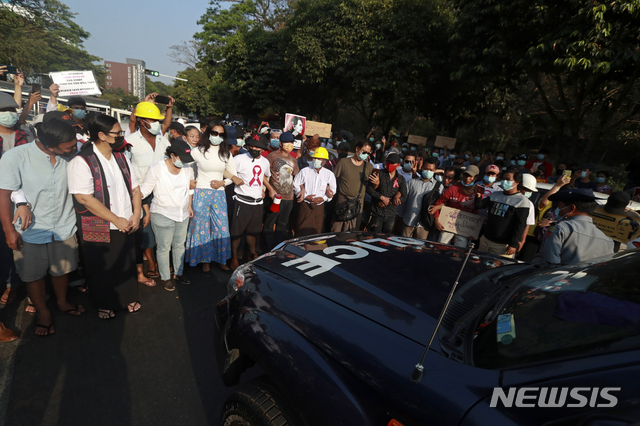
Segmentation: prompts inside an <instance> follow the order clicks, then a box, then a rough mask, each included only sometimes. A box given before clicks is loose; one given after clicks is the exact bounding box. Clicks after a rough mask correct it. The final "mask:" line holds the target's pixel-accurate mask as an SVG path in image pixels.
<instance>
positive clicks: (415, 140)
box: [407, 135, 427, 146]
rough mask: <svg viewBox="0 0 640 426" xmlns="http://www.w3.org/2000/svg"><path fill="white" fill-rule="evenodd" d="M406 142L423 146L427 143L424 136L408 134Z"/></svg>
mask: <svg viewBox="0 0 640 426" xmlns="http://www.w3.org/2000/svg"><path fill="white" fill-rule="evenodd" d="M407 143H409V144H410V145H418V146H425V145H426V144H427V138H425V137H424V136H416V135H409V137H408V138H407Z"/></svg>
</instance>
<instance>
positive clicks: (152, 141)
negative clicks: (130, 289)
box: [126, 101, 171, 287]
mask: <svg viewBox="0 0 640 426" xmlns="http://www.w3.org/2000/svg"><path fill="white" fill-rule="evenodd" d="M134 114H135V116H136V118H135V122H136V127H137V129H138V130H137V131H136V132H135V133H133V134H131V135H129V136H127V137H126V144H127V146H128V147H129V148H130V154H131V165H132V166H133V169H134V170H135V172H136V175H137V176H138V179H139V180H140V181H141V182H144V178H145V176H146V175H147V170H148V169H149V167H151V166H152V165H153V164H156V163H158V162H159V161H162V160H164V153H165V152H166V151H167V148H168V147H169V146H171V143H170V142H169V140H168V139H167V138H165V137H164V136H163V135H162V124H161V122H160V120H162V119H164V116H163V115H162V114H160V110H159V109H158V107H157V106H156V104H154V103H153V102H147V101H143V102H140V103H138V105H137V106H136V109H135V112H134ZM149 202H150V200H149V199H148V198H147V199H145V200H142V208H143V219H142V227H141V228H142V235H138V239H139V240H141V241H139V242H137V245H138V246H139V248H141V249H142V251H144V255H145V256H146V258H147V261H148V275H149V277H151V278H153V277H157V276H159V274H158V268H157V265H156V263H155V261H154V260H153V247H154V246H155V245H156V242H155V236H154V234H153V230H152V229H151V227H150V226H149V224H150V222H151V215H150V212H149ZM142 251H140V250H138V252H137V255H136V264H137V265H138V281H139V282H141V283H142V284H145V285H147V286H150V287H153V286H154V285H155V282H154V281H153V280H152V279H150V278H148V277H146V276H145V275H144V270H143V258H142Z"/></svg>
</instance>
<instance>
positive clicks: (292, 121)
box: [284, 113, 307, 136]
mask: <svg viewBox="0 0 640 426" xmlns="http://www.w3.org/2000/svg"><path fill="white" fill-rule="evenodd" d="M306 124H307V119H306V118H305V117H303V116H301V115H295V114H289V113H287V114H285V116H284V131H285V132H291V133H293V136H298V135H303V136H304V134H305V127H306Z"/></svg>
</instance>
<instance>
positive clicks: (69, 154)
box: [56, 147, 78, 158]
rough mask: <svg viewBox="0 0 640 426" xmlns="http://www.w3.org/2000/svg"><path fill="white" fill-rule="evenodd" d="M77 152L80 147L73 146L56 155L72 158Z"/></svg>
mask: <svg viewBox="0 0 640 426" xmlns="http://www.w3.org/2000/svg"><path fill="white" fill-rule="evenodd" d="M77 152H78V147H73V149H72V150H71V151H69V152H63V153H62V154H56V155H58V156H60V157H63V158H71V157H73V156H74V155H76V153H77Z"/></svg>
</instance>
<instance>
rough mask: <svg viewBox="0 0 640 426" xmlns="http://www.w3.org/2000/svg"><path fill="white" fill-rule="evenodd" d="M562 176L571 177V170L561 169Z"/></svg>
mask: <svg viewBox="0 0 640 426" xmlns="http://www.w3.org/2000/svg"><path fill="white" fill-rule="evenodd" d="M562 176H564V177H566V178H568V179H571V170H563V171H562Z"/></svg>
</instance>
